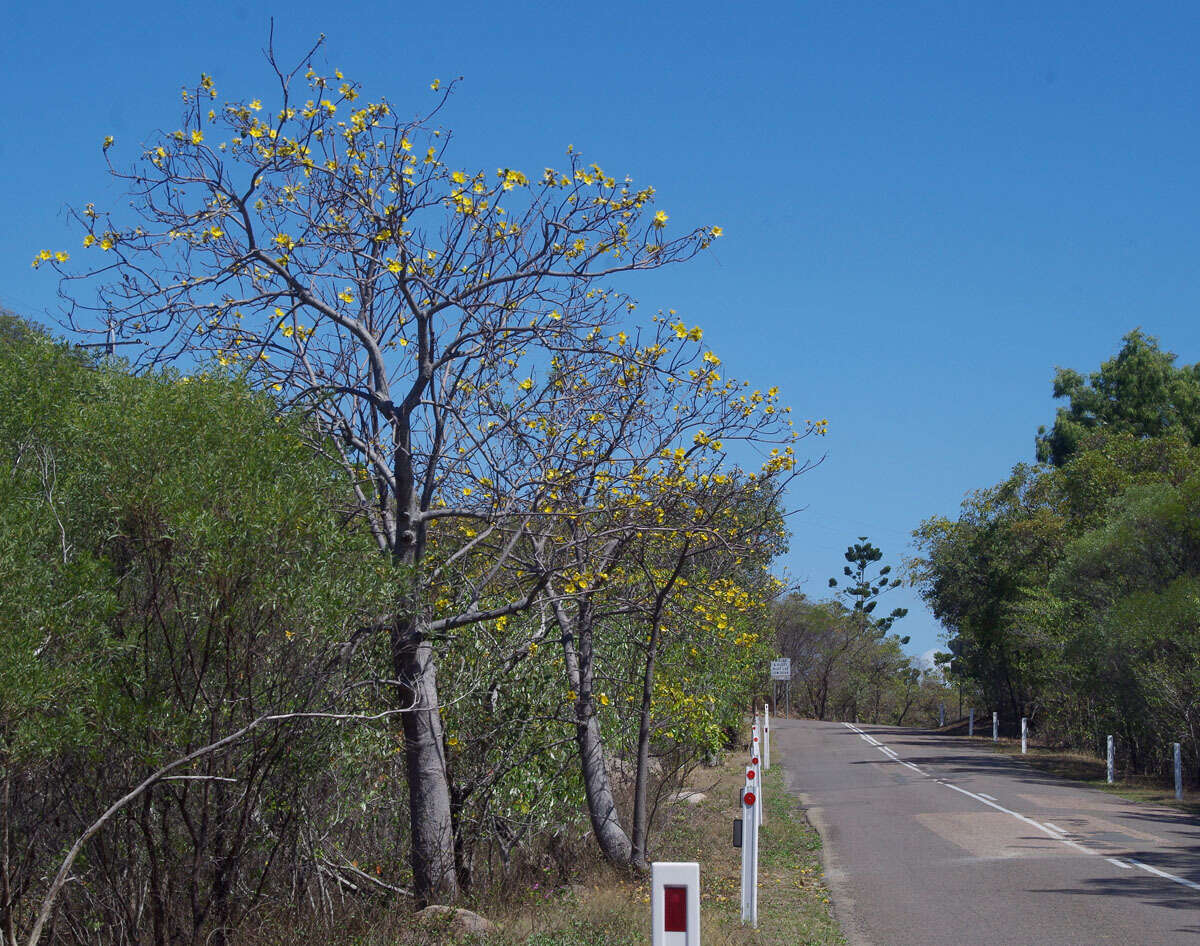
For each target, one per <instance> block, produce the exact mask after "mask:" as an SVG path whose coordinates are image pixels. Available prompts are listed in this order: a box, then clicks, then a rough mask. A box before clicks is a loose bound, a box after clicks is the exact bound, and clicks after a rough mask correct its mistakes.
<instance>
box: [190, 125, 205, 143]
mask: <svg viewBox="0 0 1200 946" xmlns="http://www.w3.org/2000/svg"><path fill="white" fill-rule="evenodd" d="M203 140H204V132H202V131H201V130H200V129H199V128H193V129H192V144H194V145H198V144H200V142H202V141H203Z"/></svg>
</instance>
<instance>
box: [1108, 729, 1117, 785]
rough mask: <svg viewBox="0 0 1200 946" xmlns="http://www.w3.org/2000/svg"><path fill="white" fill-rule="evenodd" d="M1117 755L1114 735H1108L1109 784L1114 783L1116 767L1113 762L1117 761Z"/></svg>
mask: <svg viewBox="0 0 1200 946" xmlns="http://www.w3.org/2000/svg"><path fill="white" fill-rule="evenodd" d="M1115 756H1116V754H1115V753H1114V752H1113V737H1112V736H1109V737H1108V784H1109V785H1111V784H1112V783H1113V769H1114V768H1115V766H1114V765H1113V763H1114V762H1115V761H1116V757H1115Z"/></svg>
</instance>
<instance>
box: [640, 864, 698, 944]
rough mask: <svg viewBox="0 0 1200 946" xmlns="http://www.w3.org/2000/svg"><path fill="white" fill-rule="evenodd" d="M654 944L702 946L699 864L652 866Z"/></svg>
mask: <svg viewBox="0 0 1200 946" xmlns="http://www.w3.org/2000/svg"><path fill="white" fill-rule="evenodd" d="M650 942H651V944H652V946H700V865H699V864H695V863H670V862H659V863H654V864H651V865H650Z"/></svg>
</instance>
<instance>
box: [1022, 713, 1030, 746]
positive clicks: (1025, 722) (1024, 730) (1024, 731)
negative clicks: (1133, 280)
mask: <svg viewBox="0 0 1200 946" xmlns="http://www.w3.org/2000/svg"><path fill="white" fill-rule="evenodd" d="M1028 733H1029V720H1027V719H1026V718H1025V717H1024V716H1022V717H1021V755H1025V739H1026V736H1027V735H1028Z"/></svg>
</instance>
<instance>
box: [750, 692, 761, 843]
mask: <svg viewBox="0 0 1200 946" xmlns="http://www.w3.org/2000/svg"><path fill="white" fill-rule="evenodd" d="M761 732H762V727H761V726H760V725H759V722H758V714H757V713H756V714H755V716H754V737H753V739H752V740H751V741H750V769H751V771H753V772H754V797H755V798H756V799H758V801H757V802H756V803H755V806H754V818H755V823H756V824H757V825H758V826H759V827H761V826H762V823H763V792H762V756H761V755H759V753H760V752H762V737H761V736H760V735H759V733H761Z"/></svg>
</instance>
